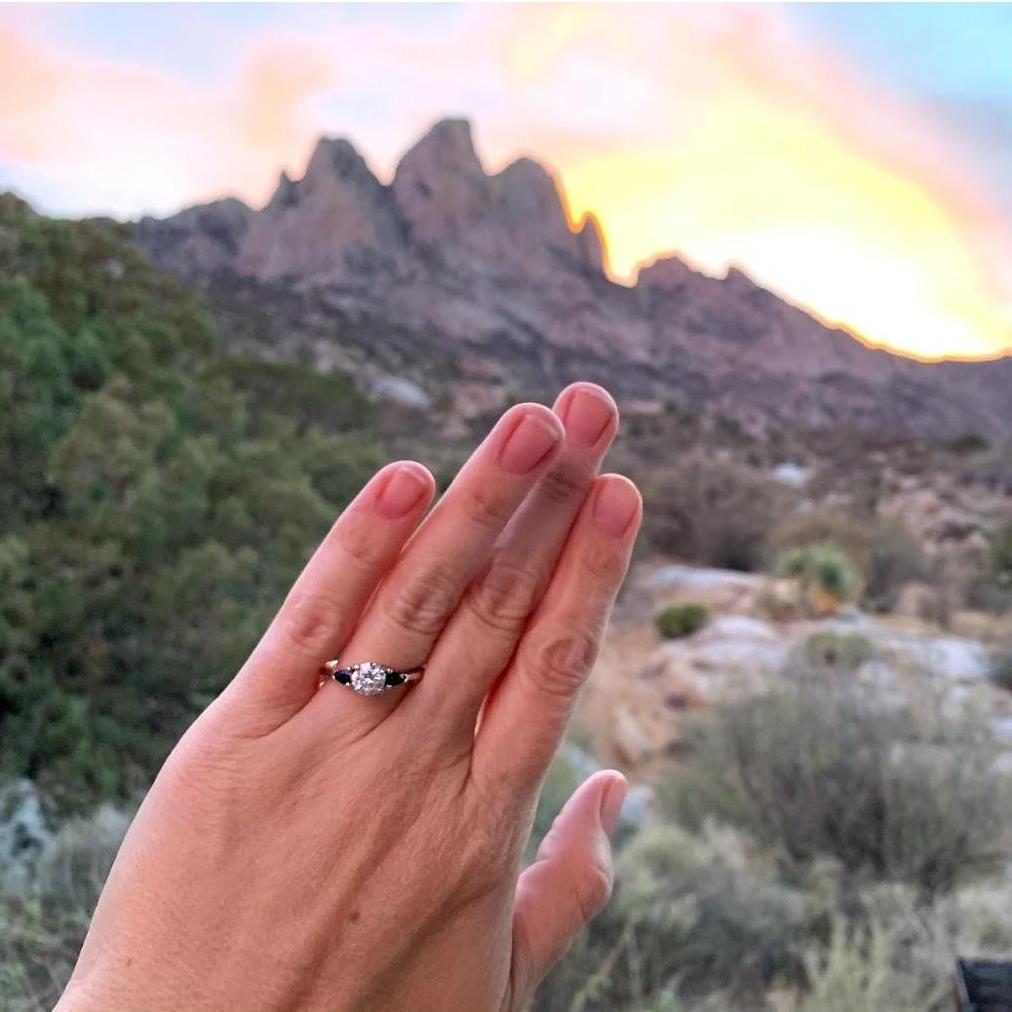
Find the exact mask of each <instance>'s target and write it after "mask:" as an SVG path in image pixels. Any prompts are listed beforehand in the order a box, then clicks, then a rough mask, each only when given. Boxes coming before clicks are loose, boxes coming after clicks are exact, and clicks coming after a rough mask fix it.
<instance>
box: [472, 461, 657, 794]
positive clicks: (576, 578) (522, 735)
mask: <svg viewBox="0 0 1012 1012" xmlns="http://www.w3.org/2000/svg"><path fill="white" fill-rule="evenodd" d="M641 513H642V503H641V500H640V496H639V492H638V491H637V490H636V486H635V485H633V483H632V482H631V481H629V480H628V479H627V478H623V477H621V476H619V475H604V476H602V477H600V478H598V479H597V480H596V481H595V483H594V487H593V489H592V491H591V494H590V496H588V498H587V502H586V503H585V504H584V506H583V508H582V510H581V511H580V516H579V517H578V518H577V521H576V523H575V524H574V526H573V530H572V532H571V533H570V535H569V538H568V540H567V542H566V547H565V549H564V550H563V553H562V556H561V558H560V559H559V563H558V565H557V566H556V569H555V572H554V574H553V575H552V579H551V582H550V584H549V586H548V589H547V591H546V592H545V596H544V598H543V600H542V601H541V603H540V605H539V606H538V608H537V610H536V612H535V613H534V615H533V616H532V618H531V620H530V622H529V623H528V625H527V629H526V631H525V632H524V634H523V637H522V638H521V640H520V644H519V646H518V647H517V649H516V654H515V656H514V658H513V661H512V662H511V664H510V666H509V667H508V668H507V670H506V673H505V674H504V675H503V677H502V678H501V680H500V681H499V683H498V685H497V686H496V687H495V689H494V691H493V692H492V694H491V695H490V696H489V699H488V701H487V703H486V707H485V710H484V712H483V715H482V721H481V726H480V728H479V729H478V734H477V737H476V739H475V743H474V756H473V761H472V776H475V777H476V778H478V779H480V780H483V781H484V782H485V783H486V785H487V784H491V783H497V782H501V781H502V780H503V779H506V780H507V781H509V782H512V783H514V784H515V785H516V788H517V790H519V791H521V792H522V791H524V790H525V789H526V790H530V791H533V790H535V789H536V786H537V784H539V783H540V782H541V777H542V776H543V774H544V771H545V769H546V768H547V766H548V763H549V761H550V760H551V758H552V755H553V754H554V753H555V750H556V748H557V747H558V744H559V740H560V739H561V737H562V734H563V732H564V731H565V727H566V723H567V721H568V719H569V714H570V712H571V710H572V707H573V704H574V702H575V700H576V696H577V693H578V691H579V689H580V686H581V685H582V684H583V682H584V680H585V679H586V677H587V675H588V674H589V672H590V668H591V666H592V665H593V663H594V660H595V658H596V657H597V650H598V646H599V644H600V640H601V636H602V634H603V632H604V628H605V625H606V623H607V620H608V615H609V613H610V611H611V606H612V603H613V602H614V599H615V595H616V594H617V592H618V589H619V586H620V585H621V583H622V580H623V578H624V576H625V572H626V569H627V568H628V565H629V556H630V554H631V551H632V544H633V541H634V539H635V537H636V532H637V530H638V529H639V523H640V516H641Z"/></svg>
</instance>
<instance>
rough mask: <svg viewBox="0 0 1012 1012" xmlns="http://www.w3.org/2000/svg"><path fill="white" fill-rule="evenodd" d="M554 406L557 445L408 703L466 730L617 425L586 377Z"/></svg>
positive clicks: (609, 403)
mask: <svg viewBox="0 0 1012 1012" xmlns="http://www.w3.org/2000/svg"><path fill="white" fill-rule="evenodd" d="M554 410H555V412H556V414H558V415H559V417H560V418H561V419H562V421H563V423H564V425H565V428H566V438H565V442H564V443H563V446H562V449H561V451H560V452H559V454H558V456H557V457H556V458H555V460H554V461H553V462H552V464H551V466H550V467H549V468H548V470H547V471H546V472H545V473H544V474H543V475H542V477H541V478H540V479H539V481H538V483H537V484H536V485H535V486H534V488H533V490H532V491H531V493H530V494H529V495H528V496H527V499H526V500H525V501H524V503H523V505H522V506H521V507H520V509H519V510H518V511H517V512H516V514H515V515H514V516H513V518H512V520H510V522H509V524H508V525H507V527H506V529H505V530H504V531H503V533H502V536H501V537H500V538H499V541H498V542H497V544H496V546H495V548H494V550H493V552H492V554H491V558H490V560H489V562H488V564H487V565H486V566H485V568H484V569H483V570H482V571H481V572H480V573H479V575H478V576H477V577H476V578H475V579H474V580H473V581H472V583H471V585H470V586H469V588H468V590H467V592H466V593H465V595H464V597H463V599H462V600H461V602H460V606H459V607H458V609H457V611H456V612H455V614H454V615H453V617H452V618H451V619H450V622H449V623H448V625H447V627H446V629H445V630H444V631H443V633H442V635H441V636H440V637H439V641H438V642H437V644H436V647H435V650H434V651H433V653H432V656H431V657H430V661H429V666H430V673H429V674H428V675H427V678H428V679H429V684H428V685H427V686H426V692H425V693H418V694H416V696H415V697H414V698H413V699H412V704H417V705H424V703H425V702H428V703H429V705H431V706H432V707H438V708H439V710H440V713H441V719H442V720H445V721H448V722H453V723H455V724H457V725H458V727H459V729H460V730H461V732H462V733H466V734H467V736H468V738H470V737H471V736H473V734H474V726H475V720H476V718H477V714H478V710H479V708H480V706H481V703H482V700H483V699H484V698H485V695H486V693H487V692H488V690H489V688H490V686H491V685H492V683H493V682H494V680H495V679H496V678H498V676H499V675H500V674H501V673H502V671H503V669H504V668H505V667H506V665H507V663H508V662H509V659H510V657H511V656H512V654H513V650H514V648H515V647H516V643H517V640H518V638H519V636H520V634H521V632H522V631H523V628H524V626H525V624H526V622H527V620H528V618H529V617H530V614H531V612H532V611H533V610H534V608H535V606H536V605H537V603H538V600H539V599H540V597H541V595H542V593H543V592H544V588H545V586H546V585H547V583H548V579H549V577H550V576H551V573H552V570H553V569H554V568H555V563H556V561H557V559H558V556H559V552H560V551H561V549H562V546H563V544H564V543H565V540H566V535H567V534H568V533H569V529H570V527H571V526H572V524H573V520H574V519H575V517H576V515H577V514H578V513H579V510H580V507H581V506H582V504H583V502H584V500H585V499H586V498H587V493H588V492H589V491H590V488H591V485H592V483H593V481H594V477H595V476H596V474H597V470H598V467H600V464H601V460H602V459H603V457H604V455H605V453H607V451H608V447H609V446H610V445H611V443H612V440H613V439H614V438H615V432H616V430H617V428H618V410H617V408H616V407H615V402H614V401H613V400H612V399H611V397H610V396H609V395H608V394H607V393H606V392H605V391H604V390H602V389H601V388H600V387H598V386H595V385H593V384H591V383H578V384H573V385H572V386H570V387H567V388H566V389H565V390H564V391H563V392H562V393H561V394H560V395H559V397H558V400H557V401H556V404H555V408H554ZM440 683H442V684H440Z"/></svg>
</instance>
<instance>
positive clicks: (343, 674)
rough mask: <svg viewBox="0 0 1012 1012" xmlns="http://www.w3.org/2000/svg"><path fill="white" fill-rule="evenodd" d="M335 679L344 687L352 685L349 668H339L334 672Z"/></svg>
mask: <svg viewBox="0 0 1012 1012" xmlns="http://www.w3.org/2000/svg"><path fill="white" fill-rule="evenodd" d="M334 678H335V679H336V680H337V681H339V682H340V683H341V684H342V685H349V684H350V683H351V672H350V671H349V670H348V669H347V668H338V669H337V671H335V672H334Z"/></svg>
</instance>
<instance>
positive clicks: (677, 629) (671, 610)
mask: <svg viewBox="0 0 1012 1012" xmlns="http://www.w3.org/2000/svg"><path fill="white" fill-rule="evenodd" d="M709 618H710V610H709V609H708V608H707V607H706V605H703V604H669V605H668V607H667V608H664V609H663V610H662V611H659V612H658V613H657V614H656V615H655V616H654V625H655V626H656V628H657V631H658V632H659V633H660V634H661V636H663V637H664V638H665V639H666V640H677V639H682V638H683V637H685V636H691V635H692V634H693V633H694V632H698V631H699V630H700V629H702V628H703V626H704V625H706V623H707V622H708V621H709Z"/></svg>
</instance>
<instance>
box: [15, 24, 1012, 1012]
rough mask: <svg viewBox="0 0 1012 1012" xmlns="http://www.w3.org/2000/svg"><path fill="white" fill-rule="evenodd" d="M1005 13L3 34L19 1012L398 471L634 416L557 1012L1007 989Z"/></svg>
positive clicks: (622, 452)
mask: <svg viewBox="0 0 1012 1012" xmlns="http://www.w3.org/2000/svg"><path fill="white" fill-rule="evenodd" d="M1010 51H1012V8H1010V7H1008V6H1004V5H993V6H976V5H958V6H955V5H952V6H950V5H945V4H942V5H932V6H919V5H906V6H892V5H868V6H852V5H846V4H844V5H836V6H822V5H817V4H816V5H805V6H774V5H770V6H748V7H745V6H722V5H713V6H706V7H703V6H693V7H680V6H650V7H638V6H632V5H629V6H626V5H623V6H609V5H599V6H583V5H567V6H558V7H556V6H541V5H524V6H506V5H488V6H466V5H463V6H461V5H447V6H443V5H419V6H410V7H407V6H405V7H401V6H396V5H372V6H312V7H311V6H300V5H290V6H281V5H259V6H245V5H241V4H239V5H229V6H216V5H198V6H185V7H184V6H178V7H177V6H171V5H154V6H145V7H142V6H130V5H122V6H115V7H112V6H105V5H101V4H97V5H81V6H59V7H49V6H46V7H34V6H30V5H28V6H19V7H6V8H3V9H2V10H0V1007H2V1008H4V1009H10V1010H11V1012H38V1010H42V1009H46V1008H49V1007H51V1005H52V1003H53V1001H54V1000H55V997H56V996H57V995H58V993H59V991H60V989H61V987H62V984H63V982H64V981H65V979H66V977H67V975H68V974H69V972H70V969H71V967H72V965H73V961H74V958H75V955H76V950H77V947H78V945H79V944H80V940H81V938H82V937H83V933H84V930H85V929H86V926H87V921H88V917H89V915H90V910H91V907H92V906H93V904H94V900H95V897H96V896H97V893H98V890H99V889H100V887H101V883H102V880H103V877H104V875H105V873H106V871H107V869H108V866H109V864H110V862H111V860H112V857H113V855H114V854H115V850H116V847H117V845H118V842H119V840H120V839H121V837H122V834H123V832H124V831H125V829H126V826H127V825H128V824H129V819H130V816H131V813H132V811H133V810H134V809H135V808H136V805H137V803H138V801H139V799H140V798H141V797H142V796H143V792H144V790H145V789H146V787H147V785H148V784H150V782H151V779H152V778H153V776H154V774H155V772H156V771H157V769H158V767H159V765H160V763H161V761H162V759H163V758H164V756H165V755H166V753H167V751H168V749H169V748H170V747H171V745H172V743H173V742H174V741H175V739H176V738H177V737H178V735H179V734H180V732H181V731H182V729H183V728H185V727H186V726H187V724H188V723H189V721H190V720H192V718H193V717H194V715H195V714H196V713H198V712H199V711H200V709H201V708H202V707H203V706H204V705H206V703H207V702H208V701H209V700H210V699H211V698H213V696H214V695H215V693H216V692H217V691H219V690H220V688H221V687H222V685H223V684H224V683H225V682H226V681H227V680H228V678H229V677H230V676H231V674H232V673H233V672H234V671H235V670H236V668H237V667H238V665H239V664H240V663H241V661H242V659H243V658H244V656H245V654H246V653H247V652H248V650H249V649H250V647H251V645H252V644H253V643H254V642H255V640H256V638H257V636H258V635H259V632H260V631H261V630H262V629H263V628H264V626H265V624H266V623H267V621H268V620H269V618H270V616H271V615H272V614H273V611H274V610H275V609H276V607H277V606H278V604H279V603H280V601H281V599H282V597H283V595H284V592H285V589H286V588H287V586H288V585H289V584H290V582H291V580H292V579H293V577H294V576H295V574H296V573H297V572H298V570H299V568H300V567H301V565H302V563H303V561H304V560H305V559H306V557H307V556H308V554H309V552H310V551H311V549H312V547H313V546H314V545H315V543H316V542H317V541H318V539H319V538H320V537H321V536H322V534H323V533H324V531H325V530H326V529H327V527H328V526H329V524H330V523H331V522H332V519H333V517H334V516H335V514H336V513H337V512H338V511H339V510H340V509H341V507H342V506H343V505H344V504H345V503H346V502H347V501H348V500H349V498H350V497H351V495H352V494H353V493H354V491H356V490H357V488H358V487H359V485H360V484H361V483H362V482H363V481H364V480H365V479H366V477H367V476H368V475H369V474H370V473H371V472H372V470H373V469H374V468H375V467H377V466H378V465H379V464H380V463H382V462H383V461H385V460H386V459H388V458H392V457H399V456H412V457H417V458H418V459H420V460H422V461H423V462H424V463H426V464H427V465H428V466H429V467H430V468H432V469H433V471H434V473H436V474H437V476H438V477H439V479H440V482H441V484H443V485H445V483H446V482H447V481H448V480H449V478H450V477H451V476H452V475H453V473H454V470H455V468H456V467H457V466H458V465H459V463H460V462H461V461H462V460H463V459H464V457H465V456H466V454H467V452H468V451H469V448H470V446H471V445H472V444H473V442H474V440H475V439H476V438H478V437H479V436H480V435H481V434H482V433H483V432H484V431H485V429H486V428H487V427H488V426H489V425H490V424H491V422H492V420H493V419H494V417H495V416H496V415H497V414H498V413H499V412H500V411H501V410H502V408H503V407H505V406H507V405H508V404H510V403H512V402H515V401H518V400H526V399H543V400H548V401H549V403H550V402H551V399H552V398H554V395H555V393H556V392H557V391H558V389H560V388H561V387H562V386H563V385H565V384H566V383H567V382H570V381H571V380H574V379H591V380H595V381H598V382H601V383H604V384H605V385H606V386H608V388H609V389H610V390H611V391H612V392H613V393H614V394H615V396H616V398H617V400H618V401H619V404H620V407H621V408H622V411H623V431H622V434H621V436H620V438H619V440H618V442H617V444H616V446H615V449H614V450H613V452H612V454H611V457H610V459H609V462H608V467H609V469H613V470H621V471H624V472H625V473H628V474H630V475H631V476H632V477H633V478H635V479H636V480H637V481H638V482H639V484H640V486H641V487H642V489H643V490H644V494H645V499H646V518H645V527H644V532H643V536H642V538H641V543H640V545H639V547H638V552H637V558H636V560H635V563H634V567H633V570H632V572H631V575H630V579H629V581H628V584H627V586H626V588H625V590H624V592H623V595H622V597H621V599H620V601H619V604H618V608H617V612H616V615H615V619H614V622H613V624H612V627H611V629H610V630H609V633H608V637H607V641H606V643H605V646H604V650H603V654H602V657H601V660H600V662H599V664H598V667H597V669H596V672H595V674H594V677H593V679H592V680H591V683H590V685H589V686H588V688H587V690H586V692H585V694H584V697H583V700H582V702H581V705H580V708H579V711H578V713H577V715H576V720H575V723H574V728H573V732H572V735H571V737H570V740H569V741H568V742H567V744H566V746H565V748H564V749H563V752H562V754H561V755H560V758H559V759H558V761H557V762H556V764H555V765H554V766H553V768H552V771H551V773H550V775H549V778H548V781H547V782H546V787H545V793H544V797H543V799H542V804H541V806H540V808H539V812H538V817H537V822H536V826H535V837H537V836H538V835H539V834H540V833H543V832H544V831H545V829H546V828H547V826H548V824H549V823H550V820H551V817H552V815H553V814H554V812H555V811H557V809H558V808H559V806H560V805H561V803H562V801H563V800H564V799H565V797H566V796H567V795H568V793H569V791H570V790H571V789H572V787H573V786H575V784H576V783H577V782H579V780H580V779H582V778H583V777H584V776H585V775H586V774H587V773H588V772H590V771H592V770H593V769H595V768H597V766H598V765H601V764H607V765H614V766H617V767H619V768H621V769H623V770H624V771H625V772H626V773H627V774H628V775H629V777H630V779H631V781H632V783H633V790H632V792H631V795H630V800H629V802H628V804H627V807H626V812H625V816H624V822H623V825H622V829H621V840H620V846H619V851H618V874H617V888H616V894H615V898H614V901H613V902H612V904H611V905H610V907H609V908H608V910H607V912H606V913H605V914H604V915H602V917H601V918H599V919H598V921H596V922H595V923H594V925H593V926H592V928H591V930H590V931H589V933H588V934H587V936H586V937H585V938H584V939H583V940H582V941H581V942H580V943H579V944H578V945H577V946H576V947H574V949H573V950H572V951H571V952H570V954H569V955H568V956H567V957H566V959H565V960H564V962H563V963H562V965H561V966H560V967H559V968H557V970H556V971H555V972H554V973H553V975H552V976H551V978H550V979H549V980H548V982H547V983H546V985H545V986H544V988H543V989H542V991H541V993H540V995H539V997H538V999H537V1001H536V1004H535V1009H536V1010H537V1012H605V1010H609V1012H678V1010H681V1012H684V1010H688V1009H693V1010H701V1012H708V1010H709V1012H872V1010H875V1012H881V1010H888V1012H908V1010H909V1012H935V1010H942V1009H951V1008H953V1007H954V1005H953V998H952V995H953V972H954V966H955V960H956V957H957V956H969V957H994V958H1000V957H1003V956H1004V957H1007V956H1008V955H1009V954H1010V952H1012V915H1010V913H1009V911H1010V910H1012V878H1010V870H1012V863H1010V862H1012V851H1010V843H1012V792H1010V787H1009V784H1010V782H1012V780H1010V778H1012V357H1010V355H1012V197H1010V190H1009V187H1008V178H1009V173H1010V171H1012V66H1010V64H1009V61H1008V58H1007V54H1008V52H1010Z"/></svg>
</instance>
